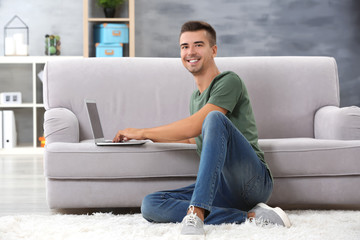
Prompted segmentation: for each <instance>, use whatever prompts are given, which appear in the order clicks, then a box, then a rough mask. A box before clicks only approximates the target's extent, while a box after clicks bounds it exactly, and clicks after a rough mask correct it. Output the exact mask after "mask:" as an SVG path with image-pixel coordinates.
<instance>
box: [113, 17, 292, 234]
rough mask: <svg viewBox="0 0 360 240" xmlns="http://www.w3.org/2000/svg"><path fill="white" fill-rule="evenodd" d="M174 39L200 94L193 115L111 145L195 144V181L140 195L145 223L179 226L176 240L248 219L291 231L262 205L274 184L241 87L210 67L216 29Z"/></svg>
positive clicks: (203, 26) (132, 132) (188, 29)
mask: <svg viewBox="0 0 360 240" xmlns="http://www.w3.org/2000/svg"><path fill="white" fill-rule="evenodd" d="M179 40H180V49H181V50H180V52H181V60H182V63H183V65H184V67H185V68H186V69H187V70H188V71H189V72H190V73H192V75H193V76H194V80H195V82H196V85H197V88H198V90H196V91H194V93H193V94H192V96H191V101H190V114H191V116H190V117H188V118H185V119H182V120H179V121H177V122H174V123H171V124H169V125H165V126H160V127H156V128H147V129H133V128H132V129H125V130H120V131H119V132H118V133H117V134H116V136H115V138H114V141H123V140H130V139H151V140H153V141H156V142H175V141H177V142H186V143H196V144H197V151H198V154H199V155H200V165H199V170H198V175H197V179H196V183H195V184H192V185H190V186H188V187H184V188H181V189H177V190H173V191H163V192H156V193H153V194H150V195H148V196H146V197H145V198H144V200H143V203H142V206H141V212H142V214H143V217H144V218H145V219H147V220H148V221H150V222H161V223H165V222H182V224H183V228H182V231H181V234H180V238H181V239H195V238H197V239H204V238H205V231H204V228H203V225H204V223H206V224H222V223H242V222H244V221H246V220H247V219H251V220H253V221H255V222H262V223H267V224H268V223H272V224H278V225H282V226H286V227H290V225H291V223H290V220H289V219H288V217H287V215H286V213H285V212H284V211H282V210H281V209H280V208H271V207H269V206H267V205H266V204H264V203H263V202H266V201H267V200H268V199H269V198H270V196H271V192H272V189H273V179H272V176H271V172H270V170H269V168H268V166H267V164H266V162H265V160H264V153H263V152H262V151H261V149H260V147H259V145H258V133H257V128H256V123H255V118H254V115H253V111H252V107H251V104H250V100H249V96H248V93H247V90H246V87H245V84H244V82H243V81H242V80H241V79H240V77H239V76H238V75H236V74H235V73H234V72H231V71H226V72H222V73H221V72H220V71H219V69H218V68H217V66H216V64H215V61H214V58H215V57H216V54H217V45H216V32H215V30H214V29H213V28H212V27H211V26H210V25H209V24H208V23H205V22H200V21H190V22H187V23H185V24H184V25H183V26H182V28H181V33H180V39H179Z"/></svg>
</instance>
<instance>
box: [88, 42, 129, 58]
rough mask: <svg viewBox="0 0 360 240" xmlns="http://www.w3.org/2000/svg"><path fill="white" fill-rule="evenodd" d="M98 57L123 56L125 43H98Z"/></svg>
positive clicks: (96, 46)
mask: <svg viewBox="0 0 360 240" xmlns="http://www.w3.org/2000/svg"><path fill="white" fill-rule="evenodd" d="M95 48H96V51H95V52H96V57H122V56H123V44H122V43H97V44H96V45H95Z"/></svg>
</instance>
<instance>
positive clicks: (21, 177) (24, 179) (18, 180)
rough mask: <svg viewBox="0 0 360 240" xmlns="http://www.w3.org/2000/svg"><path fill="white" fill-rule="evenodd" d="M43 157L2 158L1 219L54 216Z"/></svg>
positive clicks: (0, 184) (5, 156)
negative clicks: (8, 217)
mask: <svg viewBox="0 0 360 240" xmlns="http://www.w3.org/2000/svg"><path fill="white" fill-rule="evenodd" d="M43 172H44V171H43V157H42V156H41V155H31V156H26V155H25V156H24V155H4V156H0V216H4V215H14V214H32V213H39V214H51V210H50V209H49V208H48V207H47V204H46V195H45V178H44V175H43Z"/></svg>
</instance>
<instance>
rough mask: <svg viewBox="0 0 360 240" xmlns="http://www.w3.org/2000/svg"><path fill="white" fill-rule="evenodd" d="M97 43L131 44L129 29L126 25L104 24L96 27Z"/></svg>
mask: <svg viewBox="0 0 360 240" xmlns="http://www.w3.org/2000/svg"><path fill="white" fill-rule="evenodd" d="M94 42H95V43H129V27H128V25H126V24H118V23H102V24H98V25H95V26H94Z"/></svg>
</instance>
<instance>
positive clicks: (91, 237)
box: [0, 211, 360, 240]
mask: <svg viewBox="0 0 360 240" xmlns="http://www.w3.org/2000/svg"><path fill="white" fill-rule="evenodd" d="M287 213H288V214H289V217H290V220H291V222H292V224H293V226H292V227H291V228H284V227H279V226H271V227H269V226H267V227H259V226H256V225H254V224H253V223H250V222H246V223H243V224H240V225H235V224H223V225H217V226H215V225H206V226H205V231H206V239H207V240H210V239H214V240H221V239H226V240H227V239H247V240H249V239H261V240H267V239H274V240H275V239H276V240H281V239H296V240H302V239H304V240H312V239H314V240H315V239H316V240H317V239H319V240H320V239H321V240H328V239H336V240H341V239H344V240H360V211H287ZM180 229H181V224H151V223H148V222H147V221H145V220H144V219H143V218H142V217H141V215H140V214H133V215H114V214H111V213H95V214H92V215H60V214H57V215H50V216H41V215H19V216H4V217H0V239H1V240H18V239H26V240H60V239H61V240H63V239H65V240H99V239H101V240H120V239H121V240H126V239H141V240H142V239H159V240H160V239H166V240H169V239H177V237H178V235H179V232H180Z"/></svg>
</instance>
